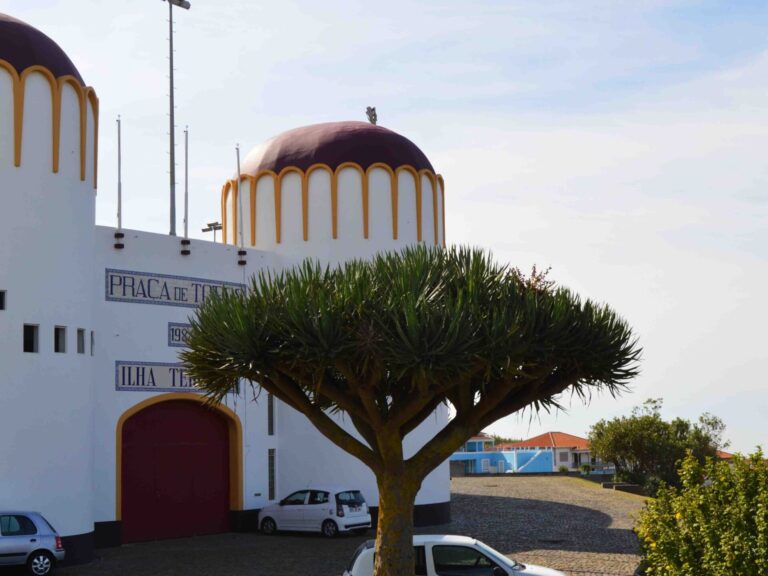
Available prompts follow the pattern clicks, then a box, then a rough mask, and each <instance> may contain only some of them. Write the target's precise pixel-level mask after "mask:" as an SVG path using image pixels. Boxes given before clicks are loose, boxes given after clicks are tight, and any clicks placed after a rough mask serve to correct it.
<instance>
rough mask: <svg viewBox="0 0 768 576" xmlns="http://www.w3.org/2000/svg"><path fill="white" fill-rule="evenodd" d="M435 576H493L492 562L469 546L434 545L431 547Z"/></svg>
mask: <svg viewBox="0 0 768 576" xmlns="http://www.w3.org/2000/svg"><path fill="white" fill-rule="evenodd" d="M431 552H432V561H433V566H434V568H435V576H493V569H494V568H495V567H496V566H497V564H496V563H495V562H493V560H491V559H490V558H488V556H486V555H485V554H483V553H482V552H480V551H479V550H477V549H476V548H473V547H471V546H463V545H450V544H435V545H434V546H432V549H431Z"/></svg>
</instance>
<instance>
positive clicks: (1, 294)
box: [0, 290, 5, 310]
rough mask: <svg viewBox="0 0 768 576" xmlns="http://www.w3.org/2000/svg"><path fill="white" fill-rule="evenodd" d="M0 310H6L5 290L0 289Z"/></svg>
mask: <svg viewBox="0 0 768 576" xmlns="http://www.w3.org/2000/svg"><path fill="white" fill-rule="evenodd" d="M0 310H5V290H0Z"/></svg>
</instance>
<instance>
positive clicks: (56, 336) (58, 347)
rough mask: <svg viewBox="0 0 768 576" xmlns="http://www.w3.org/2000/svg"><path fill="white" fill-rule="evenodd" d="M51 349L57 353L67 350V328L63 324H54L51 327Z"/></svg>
mask: <svg viewBox="0 0 768 576" xmlns="http://www.w3.org/2000/svg"><path fill="white" fill-rule="evenodd" d="M53 351H54V352H56V353H58V354H64V353H65V352H66V351H67V329H66V328H65V327H64V326H55V327H54V329H53Z"/></svg>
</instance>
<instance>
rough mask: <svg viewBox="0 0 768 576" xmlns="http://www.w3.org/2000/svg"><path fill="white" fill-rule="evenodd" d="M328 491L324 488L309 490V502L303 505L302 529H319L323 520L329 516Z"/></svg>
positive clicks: (331, 506)
mask: <svg viewBox="0 0 768 576" xmlns="http://www.w3.org/2000/svg"><path fill="white" fill-rule="evenodd" d="M329 500H330V493H329V492H326V491H324V490H310V492H309V502H307V505H306V506H305V507H304V521H303V525H304V530H311V531H313V532H315V531H319V530H320V527H321V526H322V525H323V520H325V519H326V518H329V517H330V516H331V514H330V510H332V508H333V504H331V502H330V501H329Z"/></svg>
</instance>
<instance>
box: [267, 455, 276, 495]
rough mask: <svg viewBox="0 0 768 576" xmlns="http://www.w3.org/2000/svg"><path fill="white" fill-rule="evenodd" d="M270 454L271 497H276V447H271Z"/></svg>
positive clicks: (268, 463)
mask: <svg viewBox="0 0 768 576" xmlns="http://www.w3.org/2000/svg"><path fill="white" fill-rule="evenodd" d="M267 455H268V462H267V468H268V474H269V499H270V500H274V499H275V449H274V448H270V449H269V451H268V452H267Z"/></svg>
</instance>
